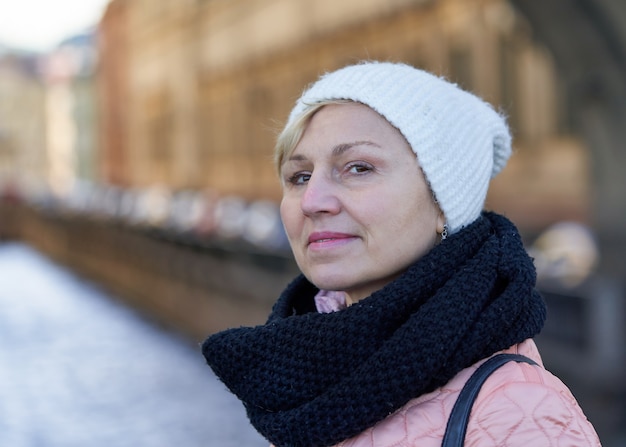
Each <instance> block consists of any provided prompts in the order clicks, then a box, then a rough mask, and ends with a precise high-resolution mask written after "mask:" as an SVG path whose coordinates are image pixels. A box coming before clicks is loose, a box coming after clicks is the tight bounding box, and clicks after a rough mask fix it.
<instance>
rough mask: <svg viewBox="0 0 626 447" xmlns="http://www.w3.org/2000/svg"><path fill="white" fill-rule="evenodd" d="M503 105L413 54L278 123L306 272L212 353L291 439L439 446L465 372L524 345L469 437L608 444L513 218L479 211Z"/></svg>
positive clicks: (311, 94) (213, 340)
mask: <svg viewBox="0 0 626 447" xmlns="http://www.w3.org/2000/svg"><path fill="white" fill-rule="evenodd" d="M510 153H511V137H510V134H509V131H508V128H507V126H506V123H505V121H504V119H503V118H502V117H501V116H500V115H499V114H498V113H496V112H495V111H494V110H493V109H492V108H491V107H490V106H488V105H487V104H486V103H485V102H483V101H482V100H480V99H478V98H477V97H475V96H473V95H471V94H469V93H467V92H464V91H462V90H461V89H459V88H457V87H456V86H455V85H452V84H450V83H448V82H446V81H445V80H442V79H440V78H438V77H435V76H433V75H431V74H428V73H425V72H423V71H420V70H417V69H415V68H412V67H409V66H407V65H403V64H392V63H377V62H369V63H362V64H357V65H353V66H348V67H345V68H343V69H340V70H338V71H336V72H333V73H330V74H327V75H325V76H323V77H322V78H321V79H320V80H318V81H317V82H316V83H315V84H314V85H313V86H312V87H311V88H310V89H309V90H307V91H306V92H305V93H304V94H303V95H302V97H301V98H300V99H299V100H298V102H297V103H296V106H295V107H294V109H293V111H292V113H291V115H290V117H289V120H288V122H287V125H286V126H285V129H284V130H283V132H282V134H281V135H280V136H279V138H278V142H277V147H276V162H277V167H278V171H279V173H280V177H281V181H282V186H283V200H282V203H281V216H282V219H283V223H284V226H285V230H286V233H287V236H288V238H289V242H290V245H291V248H292V250H293V253H294V256H295V259H296V261H297V263H298V266H299V267H300V269H301V271H302V273H303V275H301V276H300V277H298V278H296V279H295V280H294V281H293V282H292V283H291V284H290V285H289V286H288V287H287V289H286V290H285V291H284V292H283V294H282V295H281V296H280V297H279V299H278V301H277V302H276V304H275V306H274V308H273V310H272V313H271V315H270V317H269V319H268V321H267V323H266V324H265V325H263V326H258V327H254V328H238V329H231V330H228V331H225V332H221V333H218V334H216V335H213V336H212V337H210V338H208V339H207V340H206V341H205V343H204V345H203V353H204V356H205V357H206V359H207V361H208V363H209V365H210V366H211V367H212V368H213V370H214V371H215V372H216V374H217V375H218V377H220V379H221V380H222V381H224V383H225V384H226V385H227V386H228V387H229V388H230V390H231V391H232V392H233V393H235V394H236V395H237V396H238V397H239V398H240V399H241V400H242V402H243V404H244V405H245V407H246V410H247V412H248V416H249V418H250V420H251V422H252V424H253V425H254V426H255V428H256V429H257V430H258V431H259V432H260V433H261V434H262V435H263V436H265V437H266V438H267V439H268V440H269V441H270V442H272V443H273V444H274V445H276V446H277V447H284V446H311V447H312V446H316V447H321V446H333V445H340V446H376V447H387V446H389V447H391V446H406V447H408V446H420V447H427V446H440V445H441V442H442V438H443V436H444V432H445V429H446V424H447V421H448V418H449V415H450V412H451V409H452V407H453V405H454V404H455V402H456V400H457V397H458V395H459V392H460V390H461V388H463V385H464V384H465V382H466V381H467V380H468V378H469V377H470V376H471V374H472V373H473V372H474V371H475V370H476V369H477V368H478V367H479V365H481V364H482V363H483V362H485V360H487V359H488V358H490V357H493V356H494V355H495V354H497V353H501V352H506V353H519V354H523V355H525V356H526V357H529V358H530V359H532V360H534V362H536V363H537V365H530V364H526V363H515V362H511V363H507V364H505V365H504V366H502V367H501V368H499V369H498V370H497V371H495V372H494V373H493V374H492V375H491V376H490V377H489V379H488V380H487V382H486V383H485V384H484V386H483V388H482V390H481V391H480V393H479V395H478V397H477V399H476V401H475V402H474V405H473V409H472V412H471V417H470V419H469V424H468V428H467V435H466V437H465V443H466V444H465V445H472V446H485V445H498V446H528V445H559V446H562V445H571V446H597V445H600V443H599V441H598V438H597V436H596V434H595V431H594V429H593V427H592V426H591V424H590V423H589V422H588V421H587V419H586V418H585V416H584V414H583V413H582V411H581V409H580V408H579V406H578V404H577V403H576V401H575V399H574V398H573V397H572V395H571V393H570V392H569V390H568V389H567V388H566V387H565V385H563V383H561V382H560V381H559V380H558V379H557V378H556V377H554V376H553V375H551V374H550V373H549V372H547V371H546V370H545V369H543V367H542V366H541V358H540V356H539V354H538V352H537V349H536V346H535V344H534V342H533V341H532V337H533V336H535V335H536V334H537V333H538V332H539V331H540V329H541V327H542V325H543V322H544V319H545V307H544V304H543V302H542V299H541V297H540V296H539V295H538V293H537V292H536V291H535V289H534V286H535V270H534V267H533V264H532V261H531V259H530V258H529V257H528V255H527V254H526V252H525V251H524V248H523V246H522V243H521V240H520V237H519V234H518V232H517V230H516V228H515V227H514V226H513V224H512V223H511V222H509V221H508V220H507V219H506V218H504V217H502V216H499V215H497V214H494V213H488V212H483V205H484V202H485V197H486V194H487V188H488V185H489V181H490V179H491V178H492V177H493V176H495V175H496V174H497V173H498V172H499V171H500V170H501V169H502V168H503V167H504V165H505V164H506V162H507V160H508V158H509V156H510Z"/></svg>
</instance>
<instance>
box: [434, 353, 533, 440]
mask: <svg viewBox="0 0 626 447" xmlns="http://www.w3.org/2000/svg"><path fill="white" fill-rule="evenodd" d="M511 361H515V362H524V363H529V364H531V365H537V363H536V362H535V361H533V360H531V359H529V358H528V357H525V356H523V355H519V354H497V355H494V356H493V357H491V358H490V359H489V360H487V361H486V362H485V363H483V364H482V365H480V367H478V369H477V370H476V371H474V374H472V376H471V377H470V378H469V379H468V381H467V382H466V383H465V386H464V387H463V389H462V390H461V392H460V393H459V397H458V398H457V400H456V403H455V404H454V407H453V408H452V412H451V413H450V418H449V419H448V425H446V432H445V434H444V435H443V443H442V444H441V446H442V447H462V446H463V443H464V442H465V433H466V432H467V423H468V421H469V416H470V412H471V411H472V406H473V405H474V400H475V399H476V396H477V395H478V392H479V391H480V388H481V387H482V386H483V383H485V380H487V378H488V377H489V376H490V375H491V373H493V372H494V371H495V370H496V369H498V368H500V367H501V366H502V365H504V364H505V363H508V362H511Z"/></svg>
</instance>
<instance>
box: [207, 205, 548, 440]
mask: <svg viewBox="0 0 626 447" xmlns="http://www.w3.org/2000/svg"><path fill="white" fill-rule="evenodd" d="M534 286H535V269H534V266H533V263H532V260H531V259H530V257H529V256H528V255H527V253H526V252H525V250H524V248H523V245H522V242H521V239H520V236H519V234H518V232H517V230H516V228H515V227H514V225H513V224H512V223H511V222H510V221H508V220H507V219H506V218H504V217H502V216H500V215H497V214H494V213H483V215H482V216H481V217H480V218H479V219H478V220H476V221H475V222H474V223H472V224H471V225H470V226H468V227H466V228H465V229H463V230H462V231H460V232H458V233H456V234H454V235H452V236H450V237H448V238H447V239H446V240H445V241H443V242H442V243H441V244H439V245H437V246H436V247H435V248H434V249H433V250H431V251H430V252H429V253H428V254H426V255H425V256H424V257H422V258H421V259H420V260H418V261H417V262H416V263H415V264H413V265H412V266H410V267H409V269H408V270H407V271H406V272H405V273H404V274H403V275H402V276H400V277H399V278H398V279H396V280H395V281H393V282H392V283H390V284H388V285H387V286H385V287H384V288H382V289H381V290H379V291H377V292H375V293H373V294H372V295H371V296H369V297H367V298H365V299H363V300H361V301H359V302H358V303H356V304H354V305H352V306H350V307H348V308H347V309H344V310H341V311H338V312H334V313H318V312H316V309H315V303H314V300H313V297H314V295H315V294H316V293H317V291H318V289H317V288H316V287H315V286H313V285H312V284H311V283H310V282H308V281H307V280H306V279H305V278H304V277H302V276H300V277H298V278H296V279H295V280H294V281H293V282H292V283H291V284H290V285H289V286H288V287H287V289H286V290H285V291H284V292H283V294H282V295H281V296H280V298H279V299H278V301H277V302H276V304H275V305H274V308H273V310H272V313H271V315H270V317H269V319H268V321H267V323H266V324H265V325H262V326H257V327H251V328H248V327H243V328H236V329H230V330H227V331H224V332H220V333H217V334H215V335H213V336H211V337H209V338H208V339H207V340H206V341H205V342H204V344H203V354H204V356H205V358H206V360H207V362H208V363H209V365H210V366H211V368H212V369H213V370H214V371H215V373H216V374H217V376H218V377H219V378H220V379H221V380H222V381H223V382H224V383H225V384H226V385H227V386H228V388H229V389H230V390H231V391H232V392H233V393H234V394H235V395H237V397H239V399H241V401H242V402H243V404H244V405H245V407H246V410H247V413H248V417H249V418H250V421H251V423H252V424H253V425H254V427H255V428H256V429H257V430H258V431H259V432H260V433H261V434H262V435H263V436H265V437H266V438H267V439H268V440H269V441H271V442H272V443H274V444H275V445H276V446H279V447H287V446H299V447H300V446H302V447H305V446H306V447H312V446H315V447H323V446H332V445H335V444H337V443H338V442H340V441H342V440H345V439H349V438H351V437H353V436H355V435H357V434H359V433H361V432H363V431H364V430H365V429H367V428H369V427H371V426H373V425H374V424H376V423H377V422H379V421H381V420H382V419H384V418H385V417H387V416H388V415H390V414H391V413H393V412H394V411H396V410H398V409H399V408H401V407H402V406H403V405H404V404H406V403H407V402H408V401H409V400H411V399H413V398H415V397H418V396H420V395H422V394H424V393H428V392H430V391H432V390H434V389H436V388H437V387H440V386H442V385H444V384H445V383H446V382H448V381H449V380H450V379H451V378H452V377H454V375H455V374H456V373H458V372H459V371H460V370H462V369H464V368H466V367H468V366H470V365H472V364H473V363H475V362H477V361H478V360H480V359H483V358H485V357H488V356H490V355H491V354H493V353H495V352H497V351H500V350H502V349H506V348H508V347H510V346H512V345H514V344H516V343H519V342H521V341H523V340H525V339H527V338H530V337H533V336H534V335H536V334H537V333H538V332H539V331H540V330H541V327H542V326H543V323H544V320H545V316H546V310H545V306H544V303H543V300H542V299H541V297H540V296H539V294H538V293H537V292H536V291H535V288H534Z"/></svg>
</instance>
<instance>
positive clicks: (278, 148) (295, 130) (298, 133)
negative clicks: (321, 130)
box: [274, 99, 355, 174]
mask: <svg viewBox="0 0 626 447" xmlns="http://www.w3.org/2000/svg"><path fill="white" fill-rule="evenodd" d="M354 103H355V101H352V100H350V99H325V100H322V101H319V102H316V103H314V104H308V105H307V106H306V108H305V109H304V110H303V111H302V113H300V115H299V116H297V117H295V119H289V122H288V124H287V125H286V126H285V128H284V129H283V130H282V132H281V133H280V134H279V135H278V137H277V138H276V145H275V146H274V166H275V167H276V171H277V172H278V173H279V174H280V170H281V166H282V165H283V162H284V160H285V158H287V157H289V156H290V155H291V153H292V152H293V151H294V149H295V148H296V146H297V145H298V143H299V142H300V140H301V139H302V135H304V131H305V130H306V128H307V126H308V125H309V122H310V121H311V118H313V115H315V114H316V113H317V112H319V111H320V109H322V108H323V107H325V106H328V105H331V104H354Z"/></svg>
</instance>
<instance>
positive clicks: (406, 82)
mask: <svg viewBox="0 0 626 447" xmlns="http://www.w3.org/2000/svg"><path fill="white" fill-rule="evenodd" d="M334 99H347V100H352V101H356V102H360V103H363V104H365V105H367V106H369V107H371V108H372V109H374V110H375V111H376V112H378V113H379V114H380V115H382V116H383V117H384V118H385V119H386V120H387V121H388V122H389V123H391V124H392V125H393V126H394V127H396V128H397V129H398V130H399V131H400V132H401V133H402V135H404V138H406V140H407V142H408V143H409V145H410V146H411V148H412V149H413V152H415V154H416V155H417V159H418V162H419V164H420V166H421V168H422V170H423V171H424V175H425V176H426V178H427V180H428V182H429V184H430V187H431V188H432V191H433V193H434V195H435V198H436V200H437V202H439V206H440V207H441V209H442V211H443V212H444V214H445V217H446V221H447V225H448V231H449V232H451V233H455V232H457V231H458V230H460V229H461V228H463V227H464V226H467V225H469V224H470V223H472V222H473V221H474V220H476V219H477V218H478V216H479V215H480V212H481V211H482V209H483V207H484V204H485V199H486V197H487V189H488V187H489V182H490V180H491V179H492V178H493V177H495V176H496V175H497V174H498V173H499V172H500V171H501V170H502V169H503V168H504V166H505V165H506V162H507V160H508V159H509V156H510V155H511V135H510V133H509V129H508V127H507V125H506V122H505V120H504V118H503V117H502V116H501V115H499V114H498V113H497V112H496V111H495V110H494V109H493V108H492V107H491V106H490V105H489V104H487V103H486V102H485V101H483V100H482V99H480V98H478V97H476V96H474V95H473V94H471V93H468V92H466V91H464V90H461V89H460V88H459V87H457V86H456V85H454V84H452V83H450V82H448V81H446V80H444V79H442V78H439V77H437V76H434V75H432V74H430V73H428V72H425V71H422V70H418V69H416V68H414V67H411V66H409V65H405V64H397V63H389V62H366V63H361V64H357V65H351V66H347V67H344V68H342V69H339V70H337V71H335V72H332V73H328V74H326V75H324V76H322V77H321V78H320V79H319V80H318V81H317V82H316V83H315V84H313V85H312V86H311V87H310V88H309V89H308V90H307V91H305V92H304V93H303V95H302V96H301V97H300V99H299V100H298V101H297V103H296V105H295V107H294V108H293V110H292V111H291V114H290V116H289V120H288V122H287V126H289V125H290V124H291V123H292V122H294V121H295V120H296V119H297V118H298V117H299V116H300V115H301V114H302V113H303V112H304V111H305V110H306V108H307V107H308V106H310V105H314V104H316V103H318V102H320V101H323V100H334Z"/></svg>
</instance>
